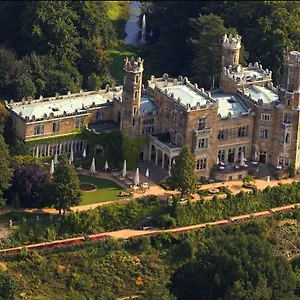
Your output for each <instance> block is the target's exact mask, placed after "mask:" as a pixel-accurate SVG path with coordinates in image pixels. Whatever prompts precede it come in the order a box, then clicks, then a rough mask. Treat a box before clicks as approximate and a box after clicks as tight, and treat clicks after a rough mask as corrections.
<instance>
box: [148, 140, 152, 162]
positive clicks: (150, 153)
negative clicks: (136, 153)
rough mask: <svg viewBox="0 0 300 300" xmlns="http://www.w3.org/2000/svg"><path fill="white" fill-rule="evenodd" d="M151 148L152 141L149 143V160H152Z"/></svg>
mask: <svg viewBox="0 0 300 300" xmlns="http://www.w3.org/2000/svg"><path fill="white" fill-rule="evenodd" d="M151 150H152V143H150V144H149V154H148V161H151Z"/></svg>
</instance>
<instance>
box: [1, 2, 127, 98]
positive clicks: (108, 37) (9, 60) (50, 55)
mask: <svg viewBox="0 0 300 300" xmlns="http://www.w3.org/2000/svg"><path fill="white" fill-rule="evenodd" d="M126 5H128V3H126ZM109 7H110V3H108V2H102V1H92V2H88V1H2V2H1V3H0V20H1V28H0V44H1V47H0V98H2V99H14V100H20V99H22V98H23V97H39V96H40V95H43V96H44V97H45V96H54V95H55V93H63V94H66V93H67V92H68V91H72V92H73V93H74V92H79V90H80V89H81V88H84V89H98V88H100V87H101V86H103V85H105V84H106V83H109V82H113V78H111V76H110V74H109V72H108V69H109V66H110V64H111V57H110V55H109V52H108V50H109V49H111V48H112V47H117V41H118V26H116V24H115V23H114V22H113V20H112V18H110V16H109ZM116 7H117V6H116ZM116 7H115V8H116Z"/></svg>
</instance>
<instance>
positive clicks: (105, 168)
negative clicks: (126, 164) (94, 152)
mask: <svg viewBox="0 0 300 300" xmlns="http://www.w3.org/2000/svg"><path fill="white" fill-rule="evenodd" d="M107 169H108V162H107V161H106V162H105V165H104V170H105V171H106V170H107Z"/></svg>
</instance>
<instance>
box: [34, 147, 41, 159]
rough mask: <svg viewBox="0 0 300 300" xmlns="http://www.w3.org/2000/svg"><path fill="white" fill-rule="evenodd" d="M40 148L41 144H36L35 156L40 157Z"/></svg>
mask: <svg viewBox="0 0 300 300" xmlns="http://www.w3.org/2000/svg"><path fill="white" fill-rule="evenodd" d="M39 148H40V146H39V145H37V146H36V152H35V156H36V157H39Z"/></svg>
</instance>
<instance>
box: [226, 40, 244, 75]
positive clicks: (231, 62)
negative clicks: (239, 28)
mask: <svg viewBox="0 0 300 300" xmlns="http://www.w3.org/2000/svg"><path fill="white" fill-rule="evenodd" d="M241 40H242V38H241V36H239V35H236V36H235V37H233V36H232V34H229V36H227V34H225V35H224V37H223V44H222V69H223V67H226V68H228V67H229V66H232V68H236V67H237V66H238V65H239V60H240V49H241Z"/></svg>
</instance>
